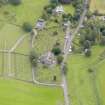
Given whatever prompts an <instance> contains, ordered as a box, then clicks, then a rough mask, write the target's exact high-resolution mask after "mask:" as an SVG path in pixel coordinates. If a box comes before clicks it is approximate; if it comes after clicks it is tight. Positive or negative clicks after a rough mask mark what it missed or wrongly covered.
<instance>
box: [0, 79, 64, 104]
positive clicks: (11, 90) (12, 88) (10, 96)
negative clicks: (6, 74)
mask: <svg viewBox="0 0 105 105" xmlns="http://www.w3.org/2000/svg"><path fill="white" fill-rule="evenodd" d="M0 91H1V92H0V105H49V103H50V105H59V104H60V103H62V101H63V94H62V91H61V89H60V88H48V87H39V86H36V85H32V84H28V83H24V82H19V81H15V80H8V79H3V78H0Z"/></svg>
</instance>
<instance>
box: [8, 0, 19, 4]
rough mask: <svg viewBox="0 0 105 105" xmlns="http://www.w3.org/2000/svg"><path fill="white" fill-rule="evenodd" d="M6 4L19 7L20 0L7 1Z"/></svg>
mask: <svg viewBox="0 0 105 105" xmlns="http://www.w3.org/2000/svg"><path fill="white" fill-rule="evenodd" d="M8 2H9V3H11V4H13V5H19V4H21V0H8Z"/></svg>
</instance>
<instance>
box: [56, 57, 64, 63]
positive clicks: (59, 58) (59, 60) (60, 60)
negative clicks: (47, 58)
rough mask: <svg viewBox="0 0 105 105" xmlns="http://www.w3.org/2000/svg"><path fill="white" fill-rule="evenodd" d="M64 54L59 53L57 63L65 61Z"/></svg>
mask: <svg viewBox="0 0 105 105" xmlns="http://www.w3.org/2000/svg"><path fill="white" fill-rule="evenodd" d="M63 59H64V58H63V56H62V55H59V56H57V63H58V64H61V63H62V61H63Z"/></svg>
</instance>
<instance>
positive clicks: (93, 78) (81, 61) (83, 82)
mask: <svg viewBox="0 0 105 105" xmlns="http://www.w3.org/2000/svg"><path fill="white" fill-rule="evenodd" d="M104 50H105V48H103V47H100V46H95V47H93V50H92V57H90V58H85V57H84V56H83V55H79V54H73V55H72V56H71V57H70V60H68V67H69V72H68V84H69V92H70V97H71V99H72V103H73V105H97V104H99V105H104V104H105V101H104V99H105V94H104V93H105V89H104V88H105V85H104V80H105V77H104V75H105V71H104V68H105V65H104V63H105V62H103V63H101V64H100V65H97V64H95V63H94V62H96V61H97V58H98V56H99V55H100V54H101V53H102V52H103V51H104ZM91 66H92V67H94V66H97V67H96V69H95V71H94V73H93V74H92V73H90V72H89V71H88V68H90V67H91Z"/></svg>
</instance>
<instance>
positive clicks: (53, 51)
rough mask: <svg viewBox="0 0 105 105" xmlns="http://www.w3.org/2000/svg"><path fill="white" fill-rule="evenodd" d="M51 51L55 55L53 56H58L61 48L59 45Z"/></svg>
mask: <svg viewBox="0 0 105 105" xmlns="http://www.w3.org/2000/svg"><path fill="white" fill-rule="evenodd" d="M52 53H53V54H54V55H55V56H58V55H59V54H61V49H60V48H59V47H54V48H53V49H52Z"/></svg>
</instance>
